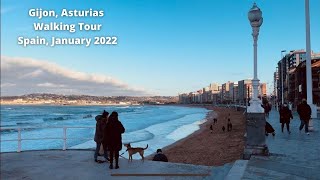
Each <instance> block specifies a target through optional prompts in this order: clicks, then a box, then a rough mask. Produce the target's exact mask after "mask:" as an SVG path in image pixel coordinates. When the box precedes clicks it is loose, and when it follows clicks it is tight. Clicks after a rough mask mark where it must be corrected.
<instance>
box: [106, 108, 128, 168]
mask: <svg viewBox="0 0 320 180" xmlns="http://www.w3.org/2000/svg"><path fill="white" fill-rule="evenodd" d="M124 131H125V129H124V127H123V125H122V123H121V122H120V121H119V119H118V113H117V112H115V111H114V112H112V113H111V115H110V116H109V118H108V123H107V125H106V130H105V131H104V132H105V133H104V139H103V145H104V147H105V146H106V147H107V148H108V149H109V151H110V166H109V168H110V169H113V157H115V161H116V166H115V168H116V169H118V168H119V151H120V150H121V149H122V137H121V134H123V133H124Z"/></svg>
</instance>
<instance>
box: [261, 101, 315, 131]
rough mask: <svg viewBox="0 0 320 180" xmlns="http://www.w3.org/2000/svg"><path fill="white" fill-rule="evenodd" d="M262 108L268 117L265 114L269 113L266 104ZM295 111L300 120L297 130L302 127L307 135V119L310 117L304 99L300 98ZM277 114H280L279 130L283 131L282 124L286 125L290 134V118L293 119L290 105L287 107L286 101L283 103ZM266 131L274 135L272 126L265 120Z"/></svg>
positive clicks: (309, 109) (308, 108)
mask: <svg viewBox="0 0 320 180" xmlns="http://www.w3.org/2000/svg"><path fill="white" fill-rule="evenodd" d="M264 108H265V113H266V116H267V117H268V115H267V113H269V112H268V108H266V106H264ZM297 112H298V114H299V116H300V121H301V123H300V127H299V130H300V131H301V130H302V129H303V127H304V128H305V133H307V134H308V135H309V129H308V127H309V120H310V119H311V108H310V106H309V105H308V104H307V101H306V99H302V102H301V103H300V104H299V105H298V107H297ZM279 115H280V123H281V131H282V132H283V130H284V126H285V125H286V128H287V131H288V133H289V134H291V131H290V120H292V119H293V116H292V111H291V107H289V105H288V104H287V103H284V104H283V105H282V106H281V107H280V109H279ZM268 133H272V135H275V133H274V129H273V128H272V126H271V125H270V124H269V123H268V122H266V135H267V134H268Z"/></svg>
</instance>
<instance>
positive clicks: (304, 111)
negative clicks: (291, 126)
mask: <svg viewBox="0 0 320 180" xmlns="http://www.w3.org/2000/svg"><path fill="white" fill-rule="evenodd" d="M297 111H298V114H299V116H300V121H301V124H300V127H299V130H300V131H301V130H302V129H303V126H305V133H307V134H308V135H309V129H308V126H309V120H310V118H311V108H310V106H309V105H308V104H307V101H306V99H302V102H301V104H299V105H298V108H297Z"/></svg>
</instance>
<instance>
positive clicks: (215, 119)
mask: <svg viewBox="0 0 320 180" xmlns="http://www.w3.org/2000/svg"><path fill="white" fill-rule="evenodd" d="M216 123H218V119H217V118H213V124H216ZM221 129H222V131H223V132H224V131H225V130H226V127H225V126H222V128H221ZM231 130H232V123H231V121H230V113H229V118H228V123H227V131H231ZM210 132H211V134H212V133H213V125H212V124H211V125H210Z"/></svg>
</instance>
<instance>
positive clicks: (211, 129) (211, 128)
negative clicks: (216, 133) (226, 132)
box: [210, 124, 213, 134]
mask: <svg viewBox="0 0 320 180" xmlns="http://www.w3.org/2000/svg"><path fill="white" fill-rule="evenodd" d="M210 131H211V134H212V132H213V127H212V124H211V125H210Z"/></svg>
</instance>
